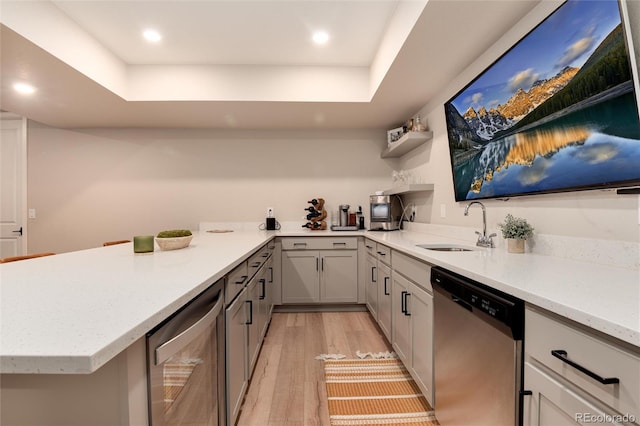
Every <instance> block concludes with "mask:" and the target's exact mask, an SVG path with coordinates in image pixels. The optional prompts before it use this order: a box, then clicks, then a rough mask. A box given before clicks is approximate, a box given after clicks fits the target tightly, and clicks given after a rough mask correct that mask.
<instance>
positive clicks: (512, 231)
mask: <svg viewBox="0 0 640 426" xmlns="http://www.w3.org/2000/svg"><path fill="white" fill-rule="evenodd" d="M498 227H499V228H500V229H501V230H502V236H503V237H504V238H505V239H506V240H507V251H508V252H509V253H524V242H525V240H526V239H527V238H529V237H530V236H532V235H533V227H532V226H531V225H529V223H528V222H527V220H526V219H521V218H519V217H514V216H513V215H512V214H511V213H509V214H507V216H506V217H505V218H504V223H499V224H498Z"/></svg>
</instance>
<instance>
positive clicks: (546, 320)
mask: <svg viewBox="0 0 640 426" xmlns="http://www.w3.org/2000/svg"><path fill="white" fill-rule="evenodd" d="M525 327H526V329H525V350H526V353H527V356H528V357H531V358H533V359H536V360H537V361H539V362H540V363H542V364H544V365H545V366H547V367H548V368H550V369H551V370H553V371H555V372H556V373H557V374H559V375H560V376H562V377H564V378H565V379H567V380H569V381H570V382H572V383H574V384H575V385H576V386H578V387H580V388H581V389H583V390H584V391H586V392H587V393H589V394H591V395H593V396H594V397H595V398H597V399H599V400H600V401H602V402H603V403H605V404H607V405H608V406H610V407H612V408H613V409H615V410H616V411H618V412H619V413H623V414H630V415H633V416H635V418H640V355H639V354H636V353H632V352H631V351H629V350H627V349H626V348H623V347H621V346H619V345H617V344H616V343H614V342H611V341H606V340H604V339H603V338H601V337H599V336H596V335H595V334H591V333H590V332H589V331H587V330H585V329H583V328H582V327H578V326H576V325H574V324H571V323H569V322H564V321H563V320H561V319H555V318H551V317H549V316H547V314H546V313H543V312H541V311H538V310H537V309H535V308H532V307H527V310H526V312H525ZM552 351H562V352H560V353H558V352H556V354H557V355H558V356H559V357H560V358H566V359H567V360H569V361H571V362H573V363H575V364H576V366H571V365H569V364H568V363H567V362H564V361H563V360H561V359H559V358H558V357H556V356H554V355H553V354H552ZM577 366H580V368H584V369H586V370H588V371H590V372H592V373H595V374H596V375H597V376H600V377H602V378H616V379H618V380H619V383H612V384H602V383H600V382H599V381H597V380H596V379H595V378H592V377H590V376H589V375H588V374H587V373H586V372H581V371H579V369H578V367H577ZM525 386H526V383H525Z"/></svg>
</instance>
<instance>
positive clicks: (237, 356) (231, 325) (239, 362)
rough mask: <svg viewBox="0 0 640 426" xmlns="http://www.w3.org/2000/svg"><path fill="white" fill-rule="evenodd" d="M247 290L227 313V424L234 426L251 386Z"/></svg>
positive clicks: (237, 298)
mask: <svg viewBox="0 0 640 426" xmlns="http://www.w3.org/2000/svg"><path fill="white" fill-rule="evenodd" d="M246 295H247V289H246V288H244V289H243V290H242V291H241V292H240V294H239V295H238V296H237V297H236V299H235V300H234V301H233V303H231V304H230V305H229V306H228V307H227V309H226V312H225V325H226V339H227V344H226V349H225V352H226V353H225V359H226V375H227V418H228V422H227V424H229V425H233V424H235V422H236V419H237V418H238V414H239V413H240V407H241V406H242V399H243V398H244V394H245V392H246V391H247V386H248V384H249V373H248V371H247V348H248V346H247V325H246V323H247V306H246V305H247V304H246V301H247V297H246Z"/></svg>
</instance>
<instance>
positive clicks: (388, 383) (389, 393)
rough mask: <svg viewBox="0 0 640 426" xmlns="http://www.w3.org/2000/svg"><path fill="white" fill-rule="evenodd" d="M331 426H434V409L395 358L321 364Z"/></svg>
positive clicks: (436, 423) (328, 361) (333, 361)
mask: <svg viewBox="0 0 640 426" xmlns="http://www.w3.org/2000/svg"><path fill="white" fill-rule="evenodd" d="M324 373H325V382H326V386H327V397H328V406H329V419H330V422H331V425H333V426H345V425H358V426H363V425H403V426H436V425H439V423H438V421H437V420H436V417H435V414H434V412H433V409H432V408H431V407H430V406H429V403H428V402H427V400H426V399H425V397H424V396H423V395H422V393H421V391H420V389H419V388H418V385H417V384H416V383H415V382H414V381H413V379H412V378H411V376H410V374H409V372H408V371H407V370H406V369H405V368H404V365H403V364H402V362H400V360H398V359H338V360H327V361H325V362H324Z"/></svg>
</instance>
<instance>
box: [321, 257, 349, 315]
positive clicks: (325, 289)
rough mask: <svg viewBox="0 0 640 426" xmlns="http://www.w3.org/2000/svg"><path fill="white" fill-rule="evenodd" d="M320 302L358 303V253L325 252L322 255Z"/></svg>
mask: <svg viewBox="0 0 640 426" xmlns="http://www.w3.org/2000/svg"><path fill="white" fill-rule="evenodd" d="M320 301H321V302H329V303H332V302H335V303H342V302H357V301H358V252H357V251H356V250H323V251H321V254H320Z"/></svg>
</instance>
